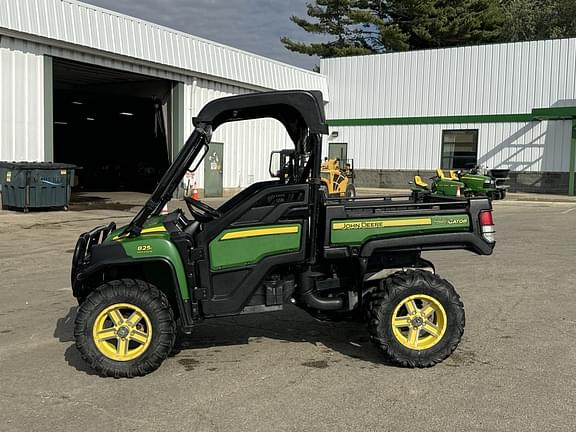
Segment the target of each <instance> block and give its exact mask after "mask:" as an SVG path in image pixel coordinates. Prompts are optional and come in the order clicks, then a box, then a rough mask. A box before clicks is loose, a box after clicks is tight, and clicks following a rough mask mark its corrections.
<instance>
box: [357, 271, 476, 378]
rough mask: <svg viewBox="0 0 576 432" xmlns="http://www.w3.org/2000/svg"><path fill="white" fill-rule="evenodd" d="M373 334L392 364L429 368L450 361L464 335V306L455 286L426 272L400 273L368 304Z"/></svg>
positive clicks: (388, 280) (374, 294)
mask: <svg viewBox="0 0 576 432" xmlns="http://www.w3.org/2000/svg"><path fill="white" fill-rule="evenodd" d="M367 309H368V310H367V313H368V317H369V324H368V325H369V331H370V336H371V339H372V341H373V342H374V344H375V345H376V346H377V347H378V348H380V350H381V351H382V352H383V353H384V355H385V357H386V358H387V360H389V361H391V362H392V363H396V364H399V365H401V366H405V367H429V366H433V365H435V364H436V363H439V362H441V361H442V360H444V359H445V358H447V357H448V356H449V355H450V354H452V352H453V351H454V350H455V349H456V347H457V346H458V343H459V342H460V339H461V338H462V334H463V333H464V324H465V315H464V305H463V304H462V301H461V300H460V297H459V296H458V294H457V293H456V291H455V290H454V287H453V286H452V285H451V284H450V283H449V282H448V281H446V280H444V279H442V278H440V277H439V276H437V275H435V274H433V273H431V272H428V271H423V270H410V271H405V272H398V273H395V274H393V275H391V276H389V277H388V278H386V279H384V280H383V281H382V282H381V285H380V286H379V287H378V288H377V289H376V290H375V291H374V292H372V294H371V296H370V299H369V301H368V304H367Z"/></svg>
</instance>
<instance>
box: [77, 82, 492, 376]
mask: <svg viewBox="0 0 576 432" xmlns="http://www.w3.org/2000/svg"><path fill="white" fill-rule="evenodd" d="M264 117H270V118H274V119H276V120H278V121H279V122H280V123H282V124H283V125H284V127H285V128H286V130H287V132H288V134H289V136H290V137H291V139H292V141H293V143H294V148H293V149H286V150H284V151H283V152H282V154H283V155H284V158H283V161H282V163H280V164H279V165H278V166H277V167H275V169H273V170H271V172H272V173H273V174H274V176H276V178H275V179H273V180H270V181H262V182H258V183H255V184H253V185H251V186H250V187H248V188H246V189H244V190H243V191H241V192H240V193H239V194H237V195H236V196H235V197H233V198H231V199H230V200H228V201H227V202H225V203H224V204H223V205H221V206H220V207H219V208H212V207H210V206H209V205H207V204H206V203H203V202H201V201H197V200H194V199H191V198H186V199H185V203H186V206H187V209H188V212H185V211H183V210H182V209H178V210H174V211H172V213H169V214H168V215H162V214H161V210H162V208H163V207H164V205H165V204H166V203H167V202H168V201H169V200H170V199H172V197H173V195H174V193H175V191H176V189H177V187H178V184H179V182H180V180H181V179H182V177H183V176H184V175H185V173H186V172H187V170H190V169H194V167H197V166H198V163H199V161H200V160H201V159H202V157H203V155H205V154H206V152H207V150H208V148H209V146H210V140H211V136H212V133H213V131H215V130H216V129H218V128H219V127H220V126H221V125H222V124H224V123H227V122H235V121H242V120H251V119H258V118H264ZM194 125H195V129H194V131H193V133H192V135H191V136H190V137H189V139H188V140H187V142H186V143H185V145H184V147H183V148H182V150H181V152H180V153H179V155H178V156H177V158H176V159H175V161H174V163H173V164H172V165H171V166H170V168H169V169H168V171H167V172H166V174H165V175H164V177H163V178H162V179H161V181H160V182H159V184H158V186H157V188H156V190H155V191H154V192H153V193H152V195H151V196H150V198H149V199H148V201H147V202H146V204H145V205H144V206H143V207H142V208H141V209H140V211H139V212H138V214H136V216H135V217H134V218H133V220H132V221H131V222H130V223H129V224H127V225H125V226H121V227H117V226H116V224H115V223H114V222H111V223H109V224H108V225H105V226H101V227H97V228H94V229H93V230H92V231H90V232H87V233H84V234H82V235H81V236H80V238H79V239H78V242H77V245H76V248H75V251H74V257H73V262H72V275H71V277H72V288H73V293H74V296H75V297H76V298H77V300H78V302H79V304H80V306H79V309H78V313H77V317H76V321H75V328H74V336H75V340H76V347H77V348H78V350H79V351H80V353H81V355H82V357H83V358H84V360H85V361H86V362H87V363H88V364H89V365H90V366H91V367H92V368H93V369H94V370H96V371H97V372H98V373H100V374H101V375H104V376H113V377H133V376H137V375H145V374H147V373H150V372H152V371H153V370H155V369H156V368H158V367H159V366H160V364H161V363H162V361H163V360H165V359H166V358H167V356H168V355H169V354H170V353H171V351H172V350H173V348H174V344H175V339H176V334H177V333H178V332H182V333H185V334H191V333H193V330H194V327H195V326H196V325H198V324H199V323H201V322H202V321H203V320H211V319H217V318H219V317H225V316H233V315H243V314H252V313H263V312H274V311H279V310H281V309H283V308H284V307H285V305H286V304H287V303H290V304H292V305H295V306H297V307H300V308H302V309H304V310H306V311H308V312H309V313H310V314H312V315H313V316H315V317H316V318H319V319H327V320H332V319H348V318H350V317H361V318H362V319H364V320H365V321H366V322H367V324H368V331H369V333H370V337H371V339H372V341H373V342H374V343H375V344H376V346H377V347H378V348H379V349H380V350H381V351H382V353H383V356H384V357H385V358H386V359H388V360H389V361H392V362H395V363H397V364H399V365H402V366H407V367H427V366H432V365H434V364H436V363H438V362H440V361H442V360H443V359H445V358H446V357H447V356H449V355H450V354H451V353H452V351H453V350H454V349H455V348H456V346H457V345H458V342H459V341H460V338H461V337H462V333H463V331H464V306H463V304H462V301H461V300H460V297H459V296H458V294H457V293H456V291H455V289H454V287H453V286H452V285H451V284H450V283H449V282H448V281H446V280H445V279H443V278H442V277H440V276H439V275H438V274H436V272H435V270H434V266H433V264H432V263H431V262H429V261H427V260H425V259H424V258H422V256H421V254H422V252H423V251H428V250H439V249H465V250H468V251H470V252H472V253H475V254H479V255H489V254H491V253H492V250H493V248H494V245H495V242H494V226H493V221H492V209H491V205H490V202H489V201H488V200H487V199H468V200H453V199H450V198H439V197H429V198H425V199H424V200H420V201H418V202H417V201H415V200H413V199H412V198H411V197H410V196H406V197H402V198H394V199H391V198H387V197H369V198H360V197H355V198H350V197H344V198H334V199H330V198H328V197H326V195H325V194H323V193H321V191H320V186H321V184H322V182H321V174H320V166H321V163H322V161H321V154H322V153H321V150H322V149H321V147H322V135H323V134H327V133H328V127H327V125H326V121H325V118H324V111H323V101H322V96H321V94H320V93H318V92H310V91H282V92H269V93H260V94H250V95H242V96H234V97H230V98H224V99H218V100H214V101H212V102H210V103H209V104H207V105H206V106H205V107H204V108H203V109H202V110H201V111H200V113H199V114H198V116H197V117H196V118H195V119H194ZM191 167H192V168H191ZM190 337H193V334H192V336H190Z"/></svg>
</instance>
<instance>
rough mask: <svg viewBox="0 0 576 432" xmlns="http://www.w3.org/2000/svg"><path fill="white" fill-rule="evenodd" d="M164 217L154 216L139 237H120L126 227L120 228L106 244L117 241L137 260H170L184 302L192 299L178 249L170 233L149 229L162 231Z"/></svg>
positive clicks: (108, 238)
mask: <svg viewBox="0 0 576 432" xmlns="http://www.w3.org/2000/svg"><path fill="white" fill-rule="evenodd" d="M163 219H164V218H163V216H153V217H151V218H150V219H148V220H147V221H146V223H145V224H144V227H143V229H142V234H140V235H139V236H138V237H118V236H119V234H120V233H121V232H122V230H123V229H124V228H125V227H120V228H118V229H116V230H115V231H113V232H112V233H110V234H109V235H108V237H107V238H106V240H105V241H106V242H112V241H116V242H118V243H120V244H121V245H122V248H123V249H124V252H126V255H128V256H129V257H131V258H134V259H135V260H138V259H142V258H145V259H154V258H157V259H158V260H168V261H169V262H170V263H171V264H172V266H173V267H174V271H175V272H176V278H177V279H178V287H179V289H180V295H181V296H182V298H183V299H184V300H187V299H189V298H190V294H189V292H188V283H187V282H186V271H185V270H184V264H183V263H182V258H180V254H179V253H178V249H176V246H174V243H172V240H171V239H170V233H168V232H167V231H164V232H149V233H147V232H146V230H147V229H152V230H153V229H162V228H164V225H163Z"/></svg>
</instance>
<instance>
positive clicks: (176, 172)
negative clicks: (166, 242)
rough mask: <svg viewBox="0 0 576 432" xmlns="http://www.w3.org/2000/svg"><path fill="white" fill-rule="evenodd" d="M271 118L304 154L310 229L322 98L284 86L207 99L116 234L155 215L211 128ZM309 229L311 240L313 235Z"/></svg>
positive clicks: (136, 229)
mask: <svg viewBox="0 0 576 432" xmlns="http://www.w3.org/2000/svg"><path fill="white" fill-rule="evenodd" d="M259 118H274V119H276V120H278V121H279V122H280V123H282V124H283V125H284V127H285V128H286V131H287V132H288V135H289V136H290V138H291V139H292V141H293V143H294V146H295V151H296V155H297V156H298V158H299V159H300V160H302V161H304V160H305V159H307V162H306V165H305V167H304V174H305V175H303V176H302V178H301V181H306V179H307V178H308V181H309V183H310V184H311V185H312V188H311V191H310V192H311V193H310V202H311V203H312V208H311V209H310V210H311V218H312V219H313V220H312V222H313V223H312V224H311V227H313V228H312V229H316V221H317V217H318V212H319V205H318V203H317V199H318V196H319V187H320V164H321V150H322V138H321V135H322V134H324V135H326V134H328V125H327V124H326V118H325V114H324V102H323V98H322V93H321V92H319V91H304V90H288V91H272V92H263V93H253V94H247V95H240V96H231V97H225V98H220V99H216V100H213V101H211V102H209V103H208V104H207V105H206V106H204V108H202V110H201V111H200V113H199V114H198V116H197V117H195V118H194V120H193V121H194V126H195V129H194V131H193V132H192V134H191V135H190V137H189V138H188V140H187V141H186V143H185V144H184V147H182V150H180V152H179V153H178V156H177V157H176V159H175V160H174V162H173V163H172V165H170V167H169V168H168V170H167V171H166V173H165V174H164V175H163V176H162V178H161V179H160V181H159V182H158V185H157V186H156V189H155V190H154V192H152V194H151V195H150V197H149V198H148V200H147V201H146V203H145V204H144V206H143V207H142V208H141V209H140V211H139V212H138V214H136V216H135V217H134V219H132V221H131V222H130V223H129V224H128V226H127V227H126V229H125V230H124V232H123V233H122V234H127V235H129V236H131V237H135V236H138V235H139V234H140V232H141V231H142V227H143V225H144V223H145V222H146V220H147V219H148V218H149V217H150V216H152V215H156V214H159V213H160V211H161V209H162V208H163V207H164V205H165V204H166V203H167V202H168V201H170V199H171V198H172V196H173V194H174V192H175V191H176V188H177V187H178V184H179V183H180V180H181V179H182V178H183V177H184V174H186V171H187V170H188V169H189V168H190V165H191V164H192V162H193V161H194V160H195V159H196V157H197V156H198V155H199V154H200V152H201V150H202V148H203V147H204V146H208V145H209V144H210V139H211V137H212V132H213V131H214V130H216V129H217V128H218V127H219V126H220V125H222V124H224V123H228V122H233V121H240V120H253V119H259ZM312 234H313V233H310V237H311V239H315V236H314V235H312Z"/></svg>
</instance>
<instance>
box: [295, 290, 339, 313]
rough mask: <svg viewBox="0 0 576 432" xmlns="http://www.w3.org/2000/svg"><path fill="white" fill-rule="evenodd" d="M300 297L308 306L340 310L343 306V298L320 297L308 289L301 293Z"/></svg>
mask: <svg viewBox="0 0 576 432" xmlns="http://www.w3.org/2000/svg"><path fill="white" fill-rule="evenodd" d="M300 298H301V299H302V301H303V302H304V303H306V306H308V307H311V308H312V309H318V310H338V309H341V308H342V299H341V298H320V297H317V296H315V295H314V293H312V291H307V292H305V293H304V294H301V295H300Z"/></svg>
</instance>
